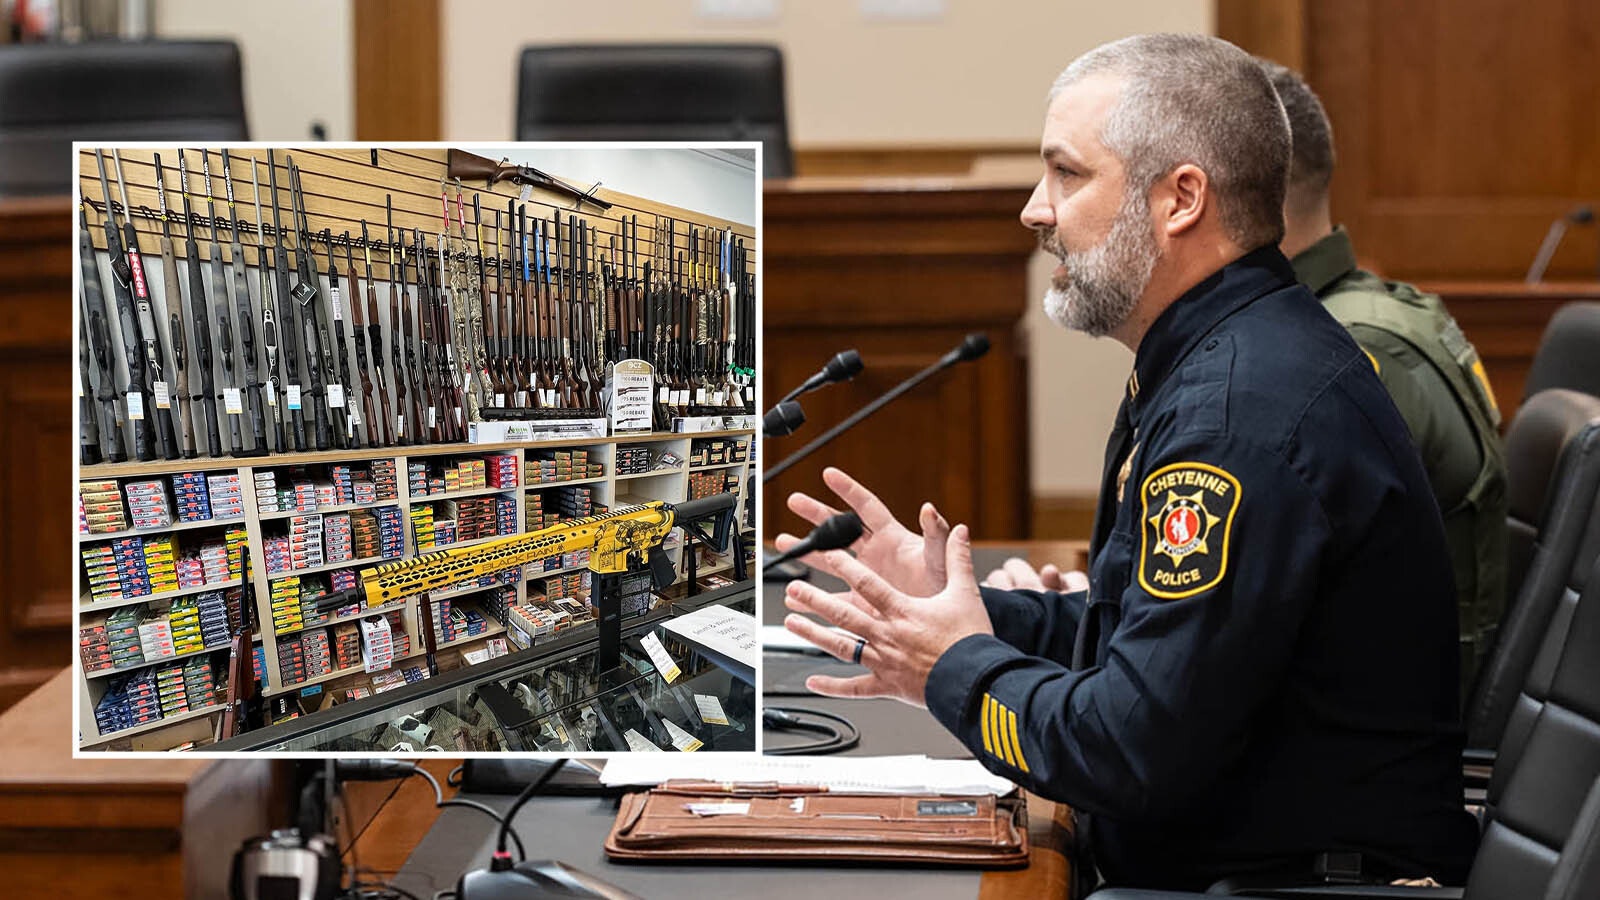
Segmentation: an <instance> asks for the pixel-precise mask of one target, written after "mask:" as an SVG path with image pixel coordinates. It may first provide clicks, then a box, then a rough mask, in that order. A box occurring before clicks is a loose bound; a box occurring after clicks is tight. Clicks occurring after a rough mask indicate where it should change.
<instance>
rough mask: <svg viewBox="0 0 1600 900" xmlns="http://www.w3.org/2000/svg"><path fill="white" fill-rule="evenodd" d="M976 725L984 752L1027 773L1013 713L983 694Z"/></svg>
mask: <svg viewBox="0 0 1600 900" xmlns="http://www.w3.org/2000/svg"><path fill="white" fill-rule="evenodd" d="M978 725H979V730H980V732H981V733H982V734H983V749H984V752H986V753H988V754H989V755H990V756H993V757H994V758H995V759H998V760H1002V761H1004V762H1005V764H1006V765H1008V766H1011V767H1012V768H1016V769H1021V770H1022V771H1024V772H1026V771H1028V760H1027V758H1026V757H1025V756H1023V754H1022V741H1021V739H1020V738H1019V737H1018V733H1017V714H1016V713H1015V712H1013V711H1012V710H1011V709H1010V708H1008V707H1007V706H1006V705H1005V704H1004V703H1001V702H1000V701H998V700H996V699H995V698H994V697H993V695H991V694H984V695H983V707H982V709H981V710H980V711H979V714H978Z"/></svg>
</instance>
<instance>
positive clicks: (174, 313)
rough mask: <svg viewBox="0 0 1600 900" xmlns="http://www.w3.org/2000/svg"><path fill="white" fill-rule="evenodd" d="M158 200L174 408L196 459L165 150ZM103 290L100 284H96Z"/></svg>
mask: <svg viewBox="0 0 1600 900" xmlns="http://www.w3.org/2000/svg"><path fill="white" fill-rule="evenodd" d="M155 165H156V203H157V205H158V206H160V207H161V241H160V244H159V245H158V246H159V247H160V249H161V282H162V285H163V287H164V288H165V293H166V300H167V334H168V335H169V336H170V337H171V339H172V369H173V372H174V373H175V381H176V387H177V393H175V394H174V395H173V396H172V410H173V414H174V417H175V418H176V419H177V420H178V437H179V443H178V448H179V452H180V453H181V454H182V455H183V458H184V459H194V458H195V457H196V456H198V455H199V454H198V453H197V452H196V451H195V446H194V405H193V403H191V402H190V400H189V358H188V357H189V353H188V347H187V345H186V344H185V340H184V336H183V322H184V315H183V291H182V289H180V288H179V287H178V263H177V260H176V258H175V257H174V256H173V252H172V247H173V244H172V213H171V212H170V211H169V210H168V208H167V186H166V180H167V179H166V171H165V170H164V169H162V167H161V154H159V153H157V154H155ZM95 289H96V290H99V285H98V284H97V285H96V286H95Z"/></svg>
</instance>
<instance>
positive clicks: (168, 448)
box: [106, 149, 180, 459]
mask: <svg viewBox="0 0 1600 900" xmlns="http://www.w3.org/2000/svg"><path fill="white" fill-rule="evenodd" d="M111 160H112V162H113V163H115V165H116V169H117V190H118V191H120V192H121V193H122V233H123V250H125V251H126V252H127V254H128V268H129V270H130V272H131V273H132V275H133V297H134V305H135V308H136V309H137V310H138V313H139V331H140V338H141V340H142V343H143V345H144V369H145V372H144V377H145V383H146V384H148V385H149V386H150V391H151V398H152V399H153V400H154V401H155V413H154V414H155V423H156V442H157V444H159V446H160V448H161V455H162V456H164V457H166V458H167V459H178V458H179V456H180V451H179V449H178V438H177V435H176V434H174V432H173V428H172V389H171V385H169V384H167V381H166V379H165V378H164V377H163V375H162V368H163V367H164V366H165V365H166V355H165V354H163V353H162V352H161V329H160V328H159V327H157V325H156V316H155V301H154V300H152V299H151V297H150V284H149V282H148V281H147V280H146V279H145V269H144V257H143V255H141V254H140V252H139V232H138V231H137V230H136V229H135V228H134V227H133V207H132V206H131V205H129V203H128V179H127V178H125V177H124V176H123V174H122V154H121V153H120V152H119V151H117V150H116V149H113V150H112V151H111ZM107 200H108V201H109V200H110V198H109V197H108V198H107ZM106 208H107V209H109V208H110V203H109V202H108V203H107V205H106Z"/></svg>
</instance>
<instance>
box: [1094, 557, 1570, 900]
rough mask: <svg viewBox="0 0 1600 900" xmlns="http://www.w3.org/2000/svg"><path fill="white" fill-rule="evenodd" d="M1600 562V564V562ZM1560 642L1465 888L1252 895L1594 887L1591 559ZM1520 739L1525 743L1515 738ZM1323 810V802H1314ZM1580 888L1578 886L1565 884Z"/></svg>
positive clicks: (1505, 759)
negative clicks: (1545, 689) (1545, 692)
mask: <svg viewBox="0 0 1600 900" xmlns="http://www.w3.org/2000/svg"><path fill="white" fill-rule="evenodd" d="M1597 568H1600V567H1597ZM1585 581H1586V587H1585V589H1584V591H1583V593H1582V594H1581V595H1580V596H1579V597H1578V599H1577V601H1576V602H1575V603H1574V605H1573V609H1572V617H1571V622H1570V628H1568V629H1565V630H1564V632H1561V631H1557V630H1552V632H1551V640H1552V641H1553V642H1555V643H1558V644H1559V645H1560V646H1559V648H1558V651H1557V653H1556V654H1555V655H1556V661H1555V664H1554V666H1553V669H1552V673H1551V680H1550V686H1549V687H1550V690H1549V694H1548V696H1547V697H1546V698H1545V700H1544V702H1543V703H1542V704H1541V705H1540V706H1539V708H1538V711H1537V712H1536V713H1535V714H1534V715H1533V718H1532V721H1531V722H1530V723H1529V726H1528V729H1527V732H1526V734H1523V735H1512V734H1511V733H1510V732H1508V733H1507V742H1508V746H1505V747H1502V752H1501V755H1500V759H1499V761H1498V762H1497V763H1496V765H1495V776H1494V785H1493V787H1492V788H1491V795H1492V797H1493V799H1492V801H1491V803H1490V805H1489V807H1488V810H1487V813H1486V820H1487V827H1486V828H1485V829H1484V834H1483V841H1482V842H1481V843H1480V844H1479V847H1478V855H1477V857H1476V858H1475V859H1474V860H1473V863H1472V871H1471V873H1470V874H1469V875H1468V876H1467V885H1466V887H1465V889H1462V888H1401V887H1388V886H1380V885H1374V886H1344V885H1317V886H1311V887H1300V888H1276V889H1270V888H1269V889H1249V890H1245V891H1241V892H1240V895H1242V896H1250V897H1280V898H1284V897H1296V898H1298V897H1348V898H1359V897H1387V898H1396V900H1402V898H1403V900H1527V898H1552V897H1554V898H1556V900H1568V898H1573V900H1576V898H1579V897H1584V898H1588V897H1594V896H1597V895H1596V894H1595V893H1592V892H1591V893H1584V892H1583V890H1584V889H1590V890H1592V889H1593V888H1594V884H1593V879H1594V878H1595V872H1596V869H1597V868H1600V866H1597V864H1596V862H1595V860H1594V855H1595V853H1596V852H1600V838H1597V837H1596V834H1595V831H1596V829H1597V828H1600V787H1596V784H1597V782H1600V571H1596V570H1595V568H1591V572H1590V574H1589V575H1588V577H1587V578H1586V579H1585ZM1510 744H1515V745H1516V746H1509V745H1510ZM1306 814H1307V815H1316V814H1317V811H1316V810H1306ZM1568 891H1576V893H1561V892H1568ZM1205 896H1215V895H1214V894H1210V895H1208V894H1196V893H1187V892H1180V891H1145V890H1124V889H1111V890H1105V891H1098V892H1096V893H1094V894H1092V895H1091V900H1190V898H1201V897H1205Z"/></svg>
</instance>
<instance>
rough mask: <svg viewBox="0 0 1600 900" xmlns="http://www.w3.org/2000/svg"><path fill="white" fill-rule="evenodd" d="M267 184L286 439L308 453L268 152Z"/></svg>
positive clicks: (274, 167) (285, 255)
mask: <svg viewBox="0 0 1600 900" xmlns="http://www.w3.org/2000/svg"><path fill="white" fill-rule="evenodd" d="M267 182H268V187H269V188H270V189H271V190H272V199H271V201H270V205H271V206H272V234H273V238H274V244H275V250H274V252H273V254H272V270H273V276H274V278H275V280H276V284H277V289H278V303H279V304H280V305H281V307H282V308H281V309H280V312H281V313H282V314H283V327H282V329H281V331H280V332H279V337H281V338H282V339H283V365H284V369H283V371H284V378H285V383H284V394H285V397H284V400H283V404H284V406H286V407H288V409H289V422H290V425H291V426H292V427H291V428H290V432H289V436H290V438H291V443H292V445H293V447H292V449H295V450H310V449H311V445H310V444H309V443H307V442H306V418H305V412H304V406H305V401H304V398H302V397H301V396H300V354H299V353H297V352H296V351H295V346H296V343H295V342H296V341H297V340H298V338H296V337H295V333H296V332H297V331H298V330H299V329H298V328H297V327H296V326H295V315H294V308H295V306H297V305H298V304H297V302H296V301H295V299H294V294H293V293H292V292H291V291H290V290H289V246H288V244H287V243H285V242H284V237H283V236H284V231H283V217H282V216H280V215H279V214H278V163H277V160H276V159H275V158H274V157H273V154H272V151H271V150H268V151H267Z"/></svg>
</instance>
